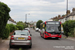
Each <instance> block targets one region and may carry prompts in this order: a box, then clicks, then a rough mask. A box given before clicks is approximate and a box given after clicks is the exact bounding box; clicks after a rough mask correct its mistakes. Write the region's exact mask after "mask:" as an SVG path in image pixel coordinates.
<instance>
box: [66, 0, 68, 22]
mask: <svg viewBox="0 0 75 50" xmlns="http://www.w3.org/2000/svg"><path fill="white" fill-rule="evenodd" d="M67 10H68V0H67V1H66V17H67V15H68V14H67ZM66 21H67V18H66Z"/></svg>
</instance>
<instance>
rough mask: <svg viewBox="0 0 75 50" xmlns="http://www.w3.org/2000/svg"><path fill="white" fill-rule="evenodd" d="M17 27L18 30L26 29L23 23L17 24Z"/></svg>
mask: <svg viewBox="0 0 75 50" xmlns="http://www.w3.org/2000/svg"><path fill="white" fill-rule="evenodd" d="M16 27H17V28H18V30H23V29H24V27H23V25H16Z"/></svg>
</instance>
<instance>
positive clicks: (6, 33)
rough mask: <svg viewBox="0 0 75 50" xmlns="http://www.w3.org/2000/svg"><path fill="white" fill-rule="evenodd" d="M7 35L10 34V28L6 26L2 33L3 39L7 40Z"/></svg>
mask: <svg viewBox="0 0 75 50" xmlns="http://www.w3.org/2000/svg"><path fill="white" fill-rule="evenodd" d="M9 33H10V27H9V25H8V24H7V25H6V27H5V30H4V31H3V37H2V38H3V39H7V38H8V37H9Z"/></svg>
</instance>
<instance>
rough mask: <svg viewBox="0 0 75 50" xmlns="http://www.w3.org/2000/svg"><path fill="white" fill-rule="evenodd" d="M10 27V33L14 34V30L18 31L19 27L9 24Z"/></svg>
mask: <svg viewBox="0 0 75 50" xmlns="http://www.w3.org/2000/svg"><path fill="white" fill-rule="evenodd" d="M8 25H9V27H10V32H13V31H14V30H16V29H17V27H16V26H15V25H13V24H8Z"/></svg>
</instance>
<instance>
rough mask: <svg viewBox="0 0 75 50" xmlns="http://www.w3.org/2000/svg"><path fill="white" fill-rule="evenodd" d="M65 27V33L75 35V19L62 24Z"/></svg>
mask: <svg viewBox="0 0 75 50" xmlns="http://www.w3.org/2000/svg"><path fill="white" fill-rule="evenodd" d="M62 25H63V28H64V33H65V35H66V34H68V35H69V36H73V35H74V28H75V20H68V21H66V22H65V23H63V24H62Z"/></svg>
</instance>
